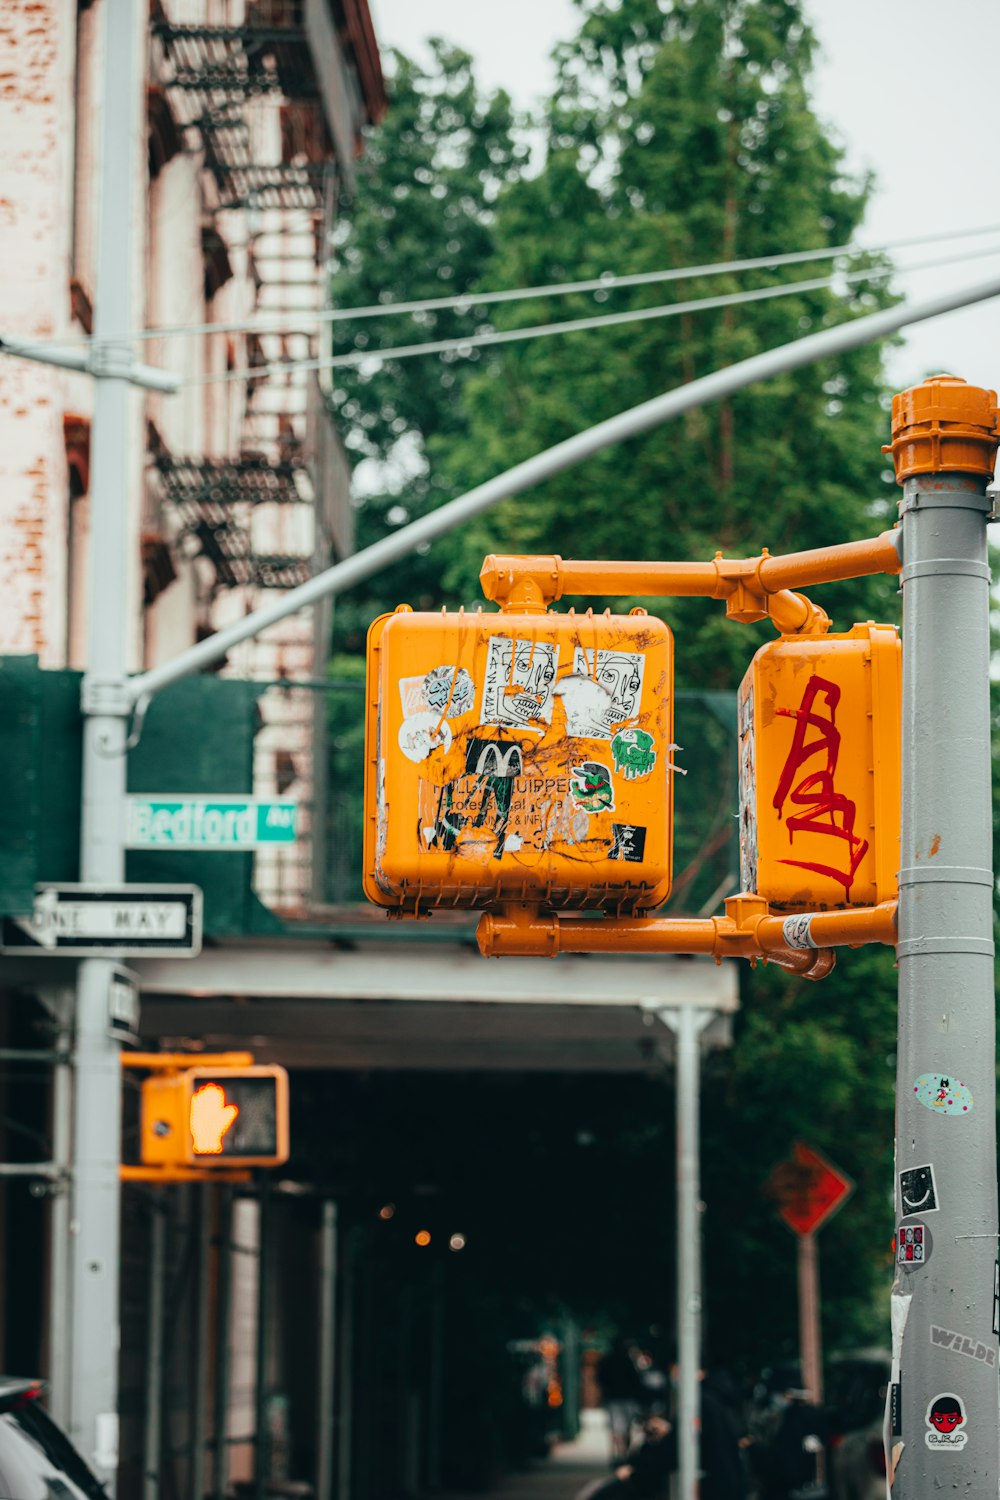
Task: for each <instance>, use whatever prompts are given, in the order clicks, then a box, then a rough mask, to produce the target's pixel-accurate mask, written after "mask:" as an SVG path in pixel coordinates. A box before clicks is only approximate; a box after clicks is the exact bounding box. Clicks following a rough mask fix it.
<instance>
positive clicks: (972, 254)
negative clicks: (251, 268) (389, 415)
mask: <svg viewBox="0 0 1000 1500" xmlns="http://www.w3.org/2000/svg"><path fill="white" fill-rule="evenodd" d="M998 254H1000V245H992V246H989V247H987V248H986V249H983V250H971V251H966V252H965V253H963V254H961V255H949V256H945V257H935V258H934V259H933V260H925V261H917V262H915V263H914V264H913V265H910V266H884V267H877V268H873V269H870V270H862V271H845V272H843V273H838V274H835V275H833V276H822V277H814V278H812V279H811V280H806V281H787V282H781V283H780V284H779V285H778V286H768V287H757V288H755V289H754V290H752V291H745V292H728V293H725V294H724V295H722V296H718V297H697V298H694V299H692V300H691V301H688V302H668V303H663V304H660V305H658V306H656V307H639V308H633V309H631V310H630V311H628V312H619V313H601V314H598V315H596V316H594V317H591V318H573V319H570V320H568V321H566V322H562V323H542V324H535V325H533V326H532V327H530V328H504V329H499V330H494V331H491V332H489V333H476V334H468V335H466V336H465V337H462V338H453V339H435V340H433V341H430V342H427V343H422V344H402V345H399V346H398V347H395V348H388V349H360V350H353V351H352V352H351V353H348V354H332V355H325V356H321V357H319V358H316V359H290V360H276V361H274V362H272V363H269V364H262V365H250V366H247V367H246V368H245V369H242V370H226V371H224V372H222V373H220V374H212V375H196V376H193V377H192V378H191V379H189V380H186V381H185V382H184V384H185V385H212V384H216V383H218V382H220V381H231V380H252V379H256V380H259V379H261V378H263V377H265V376H269V375H279V374H287V373H289V372H291V371H296V370H298V371H307V370H336V369H343V368H345V367H357V366H358V365H363V364H366V363H368V362H370V361H376V362H379V363H381V362H383V361H385V360H396V359H412V358H413V357H414V356H416V355H420V354H448V353H458V354H462V353H465V352H466V351H470V350H472V349H481V348H485V347H490V346H492V345H495V344H510V343H516V342H521V341H523V340H526V339H537V338H547V337H551V336H552V335H554V334H560V333H582V332H584V331H586V330H587V329H592V328H609V327H613V326H615V325H620V324H625V323H643V322H646V321H648V320H650V319H653V318H676V317H679V316H681V315H682V314H684V313H692V312H710V311H712V310H713V309H716V308H722V307H738V306H742V305H743V304H745V303H751V302H766V301H769V300H771V299H772V298H775V297H792V296H795V295H797V294H800V293H802V292H816V291H823V290H825V289H827V288H830V287H837V286H843V285H844V283H845V282H846V283H848V284H851V285H853V284H856V283H858V282H864V281H884V280H886V279H887V278H888V277H890V276H897V275H898V276H905V275H908V274H909V273H910V272H913V271H931V270H937V269H939V268H940V267H941V266H953V265H958V264H959V263H960V262H962V261H967V260H982V259H984V258H986V257H992V256H994V255H998Z"/></svg>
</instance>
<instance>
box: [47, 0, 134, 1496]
mask: <svg viewBox="0 0 1000 1500" xmlns="http://www.w3.org/2000/svg"><path fill="white" fill-rule="evenodd" d="M140 11H141V7H138V6H137V5H136V4H135V3H134V0H107V3H106V5H105V6H104V29H105V37H104V105H103V121H102V148H101V208H100V219H99V226H98V265H97V297H96V304H95V319H96V325H95V341H96V344H95V347H96V349H97V350H98V351H99V354H100V359H99V364H98V366H97V367H96V368H95V370H94V373H95V374H96V375H97V376H98V377H99V378H98V380H97V385H96V392H95V404H94V424H93V454H94V458H93V467H92V471H91V473H92V484H91V493H92V501H91V507H92V508H91V517H92V520H91V536H90V570H89V578H90V590H89V611H88V612H89V622H88V652H87V671H86V674H85V676H84V679H83V687H82V694H81V707H82V710H83V714H84V738H83V794H82V820H81V834H80V878H81V880H83V881H86V882H92V883H95V884H96V883H108V884H118V883H120V882H121V881H122V880H123V879H124V874H125V868H124V866H125V857H124V820H125V770H126V745H125V741H126V717H127V714H128V711H129V701H128V697H127V692H126V686H125V623H126V611H127V602H128V578H129V568H128V559H129V555H130V550H131V549H130V546H129V541H130V532H129V527H128V520H127V516H128V509H127V499H128V489H129V479H130V472H131V458H130V455H131V453H132V452H133V445H132V441H131V439H132V433H131V432H130V422H129V415H130V413H129V391H130V382H129V372H130V361H131V352H130V346H129V344H128V342H127V338H126V335H127V332H128V330H129V329H130V328H131V327H132V326H133V323H134V317H133V306H132V286H133V276H132V269H133V245H134V241H133V227H134V223H135V199H136V194H135V188H136V185H137V182H138V178H139V173H140V171H141V165H140V163H141V158H140V156H139V152H140V150H142V149H143V141H144V132H143V130H142V128H141V119H142V116H141V113H140V109H141V106H142V105H143V103H144V98H143V93H142V88H141V78H142V73H141V70H140V69H139V67H138V59H139V55H140V54H139V39H140V35H141V29H142V25H143V15H142V14H140ZM114 971H115V970H114V964H113V962H112V961H111V960H110V959H106V958H85V959H83V960H82V961H81V963H80V968H79V973H78V979H77V1003H76V1018H75V1019H76V1024H75V1037H74V1046H73V1173H72V1186H71V1194H72V1197H71V1209H70V1247H69V1254H70V1265H69V1277H68V1286H69V1316H68V1320H67V1321H68V1324H69V1338H70V1348H69V1351H68V1366H69V1371H70V1378H69V1399H70V1411H69V1432H70V1436H71V1437H72V1438H73V1440H74V1441H75V1442H76V1444H77V1446H78V1447H79V1449H80V1451H81V1452H82V1453H83V1454H84V1456H85V1457H86V1458H87V1459H88V1460H89V1461H90V1462H91V1463H92V1464H93V1465H94V1467H95V1468H96V1470H97V1473H98V1476H99V1477H100V1478H101V1479H102V1480H104V1482H105V1483H106V1485H107V1487H108V1489H109V1491H110V1492H111V1493H112V1494H113V1492H114V1485H115V1478H116V1473H117V1467H118V1346H119V1302H118V1295H119V1259H120V1255H119V1249H120V1191H119V1182H118V1164H119V1159H120V1153H121V1088H122V1083H121V1063H120V1060H119V1050H120V1044H119V1040H118V1037H117V1035H116V1034H115V1033H114V1031H113V1030H112V1027H111V1025H110V1024H109V1021H110V1016H109V1007H110V1001H111V993H112V984H113V980H114ZM53 1355H54V1358H55V1359H57V1360H63V1359H66V1357H67V1352H66V1351H53Z"/></svg>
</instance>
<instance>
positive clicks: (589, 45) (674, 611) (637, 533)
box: [435, 0, 891, 687]
mask: <svg viewBox="0 0 1000 1500" xmlns="http://www.w3.org/2000/svg"><path fill="white" fill-rule="evenodd" d="M664 11H666V13H664ZM812 48H813V42H812V37H811V34H810V32H809V30H808V28H807V26H806V25H805V23H804V21H803V18H802V15H801V8H800V6H799V5H798V4H793V3H789V0H678V3H676V4H673V5H671V6H670V7H669V8H667V7H662V6H660V5H659V4H658V3H657V0H632V3H630V4H629V5H627V6H622V7H612V6H610V5H607V4H603V3H600V4H592V5H591V6H590V7H589V8H587V9H586V12H585V19H584V21H583V25H582V27H581V30H580V34H579V36H578V37H577V38H576V39H575V40H574V41H573V42H571V43H568V44H567V45H566V46H565V47H563V48H562V49H561V51H560V86H559V89H558V91H557V94H556V96H555V99H554V100H553V102H552V104H551V107H550V111H549V118H548V138H549V155H548V159H547V163H546V166H545V169H544V170H543V171H542V172H541V173H540V174H539V175H538V176H536V177H533V178H529V179H525V180H523V181H522V182H520V183H518V184H516V185H514V186H513V187H512V188H511V189H510V190H509V191H508V192H506V193H505V194H504V195H503V197H502V199H501V201H500V204H499V207H498V222H497V227H496V239H497V246H498V249H497V253H496V255H495V257H494V260H493V263H492V266H491V268H490V271H491V274H490V279H491V281H492V283H493V284H496V285H524V284H546V283H549V282H552V281H556V280H559V279H560V277H565V276H567V275H572V276H574V277H580V278H583V277H590V276H598V275H600V274H601V273H602V272H606V271H610V272H615V271H629V272H642V271H649V270H653V269H656V268H659V267H663V266H666V265H677V266H683V265H703V264H706V263H710V262H718V261H729V260H731V259H733V258H748V257H757V256H762V255H767V254H769V253H775V252H779V251H781V250H787V249H789V248H797V249H813V248H818V247H822V246H827V245H834V244H841V243H844V242H845V241H847V240H849V239H850V237H851V235H852V233H853V232H854V231H855V230H856V228H857V227H858V225H859V224H860V222H861V219H862V216H863V213H864V207H865V201H866V196H867V184H865V183H860V184H852V183H851V182H849V181H848V180H846V178H845V176H844V174H843V168H842V164H841V161H840V159H839V155H838V152H837V150H836V148H835V147H834V146H833V145H832V144H831V142H830V141H829V139H828V137H827V135H826V134H825V133H824V131H823V129H822V128H821V126H820V124H819V123H818V121H817V120H816V117H815V115H814V114H813V112H812V110H811V107H810V104H809V100H808V94H807V88H806V81H807V76H808V69H809V65H810V60H811V55H812ZM816 274H817V270H816V268H815V267H813V266H808V267H806V268H804V269H794V270H790V269H789V268H784V269H782V270H780V271H777V272H757V273H754V274H753V275H747V274H743V275H741V276H739V277H737V276H727V277H714V278H712V279H710V280H709V279H707V278H692V279H690V280H685V281H683V282H680V283H674V284H672V285H670V287H669V288H668V289H667V290H666V291H665V290H664V288H662V287H655V286H654V287H646V288H641V289H639V288H636V289H632V290H630V291H629V292H628V293H625V292H615V293H612V294H610V296H608V297H607V298H603V294H601V293H598V297H599V298H602V300H601V302H600V308H601V309H603V310H608V309H609V308H610V307H612V306H616V307H617V306H622V307H626V306H631V307H645V306H652V305H654V304H662V303H665V302H670V301H681V302H683V301H688V300H691V299H694V298H698V297H702V296H714V295H716V294H718V293H724V292H729V291H735V290H738V289H740V288H750V287H754V286H764V285H767V284H774V283H775V282H776V281H785V280H789V279H793V278H794V279H803V280H811V279H813V278H814V277H815V276H816ZM878 285H879V284H878V283H875V284H874V289H873V286H872V285H865V284H861V285H859V286H856V287H855V286H852V287H850V288H844V289H843V290H841V291H840V292H839V293H838V292H836V291H833V290H813V291H803V292H801V293H800V294H796V295H794V296H788V297H782V298H780V299H776V300H774V301H765V302H762V303H758V304H751V305H749V306H745V307H738V308H732V307H730V308H726V309H723V310H717V311H714V312H698V313H690V314H686V315H684V316H681V317H679V318H672V319H668V320H663V321H660V320H653V321H650V322H645V323H639V324H632V325H626V326H623V327H617V328H604V329H600V330H595V331H588V332H579V333H573V334H568V335H563V336H559V337H553V338H546V339H539V340H535V341H531V342H525V343H519V344H513V345H507V346H503V347H501V348H497V349H495V350H492V351H490V352H489V353H488V354H487V355H486V357H484V359H483V360H482V361H480V363H479V367H478V369H477V370H476V371H475V373H474V374H473V375H472V376H471V377H470V378H469V380H468V383H467V386H466V389H465V392H464V403H465V407H466V410H467V414H468V422H467V426H466V427H465V429H464V431H463V432H462V433H460V434H459V435H458V436H457V438H456V439H455V440H454V441H452V442H451V443H449V445H448V449H447V455H446V457H445V459H444V467H445V472H446V473H447V474H448V475H449V476H451V484H450V486H449V489H450V490H451V491H452V492H456V493H459V492H461V491H462V490H464V489H467V488H469V487H470V486H471V485H472V484H474V483H477V482H479V481H481V480H483V479H485V478H487V477H489V476H490V475H491V474H493V473H496V472H498V471H499V470H501V469H503V468H505V467H508V466H509V465H510V464H511V463H513V462H516V461H517V460H519V459H523V458H526V457H528V456H530V455H531V454H532V453H535V452H538V451H539V450H540V449H543V448H545V447H547V446H549V445H550V444H551V443H553V442H556V441H558V440H560V439H561V438H564V437H568V436H569V435H571V434H572V433H573V432H576V431H579V430H580V429H582V428H585V427H587V426H590V425H591V424H593V423H595V422H598V421H601V420H603V419H604V418H606V417H609V416H611V415H613V414H614V413H615V412H617V411H620V410H623V409H624V408H626V407H630V406H633V405H635V404H637V403H639V402H641V401H643V400H646V399H648V398H650V397H651V396H654V395H656V394H657V393H659V392H660V391H664V390H668V389H671V388H672V387H675V386H679V385H681V384H683V383H686V382H688V381H690V380H692V379H694V378H696V377H697V376H700V375H703V374H706V373H708V372H709V371H711V370H715V369H719V368H721V367H723V366H725V365H728V364H731V363H733V362H735V361H737V360H739V359H743V358H746V357H747V356H749V355H752V354H755V353H757V352H759V351H761V350H763V349H767V348H769V347H772V346H774V345H778V344H782V343H785V342H788V341H789V340H792V339H794V338H797V337H799V336H801V335H802V334H804V333H807V332H811V331H815V330H817V329H819V328H822V327H823V326H825V325H827V324H829V323H833V322H837V321H842V320H843V319H845V318H847V317H851V316H855V315H858V314H861V313H865V312H869V311H871V310H872V309H873V307H874V306H876V305H880V304H881V303H884V302H885V301H886V300H888V299H887V296H886V293H885V292H884V291H879V290H878V289H877V288H878ZM594 310H595V308H594V298H593V297H590V296H586V297H584V296H580V297H577V298H560V299H559V300H558V302H556V301H552V302H551V303H549V302H546V303H544V304H542V305H539V304H538V303H532V304H530V305H522V306H521V307H519V308H518V309H517V310H516V311H513V310H511V311H508V310H507V309H504V310H502V311H500V312H498V313H497V315H496V322H497V323H498V324H501V323H502V324H504V325H507V324H512V325H516V324H525V323H529V322H531V323H541V322H545V321H548V320H549V319H552V318H568V317H571V316H574V315H581V314H587V313H592V312H593V311H594ZM883 394H884V393H883V387H882V375H881V362H880V353H879V351H878V349H875V348H867V349H862V350H859V351H856V352H855V353H853V354H850V355H846V356H843V357H841V358H838V359H837V360H833V361H830V360H828V361H823V362H822V363H820V364H817V365H815V366H812V367H809V368H807V369H805V370H802V371H798V372H796V373H795V374H793V375H789V376H787V377H785V378H783V379H778V380H774V381H770V382H767V383H765V384H762V385H760V386H757V387H754V388H752V389H750V390H748V391H745V392H743V393H741V394H740V395H738V396H736V397H734V398H733V399H732V400H731V401H729V402H726V403H722V404H720V405H717V406H715V407H712V408H707V409H705V410H704V411H701V412H695V413H691V414H690V415H689V416H688V417H687V418H686V419H685V420H684V421H683V422H677V423H673V424H670V425H668V426H665V427H662V428H660V429H658V430H656V431H653V432H651V433H649V434H648V435H646V436H644V437H641V438H637V439H634V440H631V441H630V442H628V443H624V444H621V445H618V446H617V447H615V448H614V449H610V450H606V451H605V452H604V453H603V454H600V455H598V456H596V457H594V458H593V459H591V460H589V461H588V462H587V463H585V464H582V465H580V466H579V467H578V468H576V469H574V470H572V471H570V472H569V473H567V474H565V475H563V476H561V477H559V478H558V479H555V480H552V481H550V482H549V483H548V484H546V485H543V486H540V487H539V488H538V489H536V490H533V491H532V492H531V493H530V494H528V495H525V496H521V497H518V498H517V499H514V500H511V501H508V502H506V503H505V504H504V505H503V506H502V507H500V508H498V509H497V510H495V511H493V512H491V513H490V514H488V515H486V516H484V517H482V518H481V519H480V520H479V521H478V522H477V523H475V524H474V525H472V526H470V527H468V528H467V529H466V531H465V532H464V534H463V536H462V537H461V538H455V539H453V540H452V539H448V540H444V541H442V542H440V543H438V544H436V547H435V552H437V553H439V554H440V555H441V557H442V560H443V568H442V571H443V574H444V578H445V582H446V585H447V586H448V588H449V590H450V591H451V593H452V594H454V593H455V592H460V593H461V594H463V595H464V596H466V602H468V600H469V597H471V596H472V595H473V594H474V588H475V585H474V574H475V571H476V570H477V567H478V560H479V558H480V557H481V555H482V553H483V552H485V551H491V550H513V551H522V552H525V551H527V552H531V551H539V552H545V551H556V552H560V553H561V554H563V555H564V556H606V557H616V556H617V557H620V556H623V555H625V556H633V557H640V558H647V557H648V558H657V557H661V558H662V557H679V558H698V557H710V556H712V554H713V553H714V551H715V550H716V548H720V547H721V548H722V549H723V550H725V551H727V552H729V553H732V554H737V555H746V554H748V553H752V552H755V551H757V550H758V549H759V547H760V546H761V544H768V545H770V546H771V547H772V549H777V548H779V547H786V548H787V547H788V546H795V547H803V546H815V545H821V544H823V543H826V542H831V541H834V540H841V539H846V538H850V537H856V536H862V535H866V534H868V533H870V532H871V531H872V529H876V530H877V529H879V527H880V526H881V525H882V524H884V522H883V520H882V517H883V516H884V514H885V513H886V512H887V510H888V508H889V504H890V501H889V497H888V491H887V488H886V483H885V481H884V480H883V479H882V477H881V473H882V470H883V468H884V465H883V462H882V459H881V457H880V451H879V450H880V443H881V441H882V439H883V436H884V430H885V425H886V415H885V411H884V407H883ZM829 594H830V599H831V601H832V603H831V608H832V610H833V611H835V612H836V615H837V618H838V621H840V622H842V623H844V624H849V623H850V616H853V615H854V614H856V613H864V614H868V613H871V612H872V610H873V609H874V610H876V612H877V613H880V614H884V613H885V612H886V610H887V609H888V608H891V593H890V591H888V590H885V589H882V588H881V586H879V585H875V586H874V587H872V586H870V585H850V586H845V587H842V588H840V589H837V590H830V591H829ZM883 599H884V602H883ZM875 601H878V602H877V603H876V602H875ZM824 602H825V598H824ZM662 610H663V613H665V615H666V616H667V618H668V619H669V620H670V621H671V623H673V624H675V626H676V628H677V631H678V639H679V640H680V641H681V642H682V645H683V650H682V651H681V652H679V660H678V669H679V673H680V680H681V681H682V682H687V681H690V682H696V683H698V684H699V685H706V684H708V685H712V686H719V687H727V686H732V685H733V684H734V682H735V680H736V679H737V677H738V675H739V673H740V671H741V668H742V663H743V662H745V660H746V656H747V635H746V631H745V629H744V630H742V631H733V630H732V628H731V627H729V626H727V625H726V624H725V622H724V620H723V618H722V616H721V612H720V610H719V608H718V606H717V605H711V606H706V605H705V604H703V603H701V602H700V601H694V602H679V601H673V602H670V603H668V604H666V605H664V606H663V607H662ZM764 638H766V631H764V630H761V631H760V632H758V633H757V639H764Z"/></svg>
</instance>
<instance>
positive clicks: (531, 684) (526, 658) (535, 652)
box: [479, 635, 559, 729]
mask: <svg viewBox="0 0 1000 1500" xmlns="http://www.w3.org/2000/svg"><path fill="white" fill-rule="evenodd" d="M558 662H559V647H558V646H556V645H554V644H552V643H551V642H549V641H523V640H515V639H513V638H512V637H510V636H506V635H494V636H491V637H490V643H489V647H488V649H487V653H486V680H485V682H484V684H483V706H482V710H481V712H480V715H479V722H480V724H501V725H504V726H505V727H507V728H511V729H519V728H524V727H526V726H527V725H529V724H531V723H533V722H537V721H538V720H541V721H542V722H543V723H545V724H551V722H552V684H553V683H554V682H555V677H556V667H557V665H558Z"/></svg>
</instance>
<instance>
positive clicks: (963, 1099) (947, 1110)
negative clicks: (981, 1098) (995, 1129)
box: [913, 1073, 972, 1115]
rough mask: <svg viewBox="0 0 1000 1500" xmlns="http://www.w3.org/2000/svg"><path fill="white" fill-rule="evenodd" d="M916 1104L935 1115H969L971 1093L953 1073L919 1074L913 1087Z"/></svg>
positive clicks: (970, 1110) (970, 1111)
mask: <svg viewBox="0 0 1000 1500" xmlns="http://www.w3.org/2000/svg"><path fill="white" fill-rule="evenodd" d="M913 1092H914V1095H915V1096H916V1100H917V1103H918V1104H922V1105H923V1106H924V1108H925V1109H929V1110H930V1111H931V1114H935V1115H971V1113H972V1092H971V1090H970V1089H967V1088H966V1087H965V1084H964V1083H960V1082H959V1081H958V1079H957V1078H956V1077H955V1075H954V1073H921V1075H920V1077H919V1078H918V1079H917V1081H916V1083H915V1084H914V1085H913Z"/></svg>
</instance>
